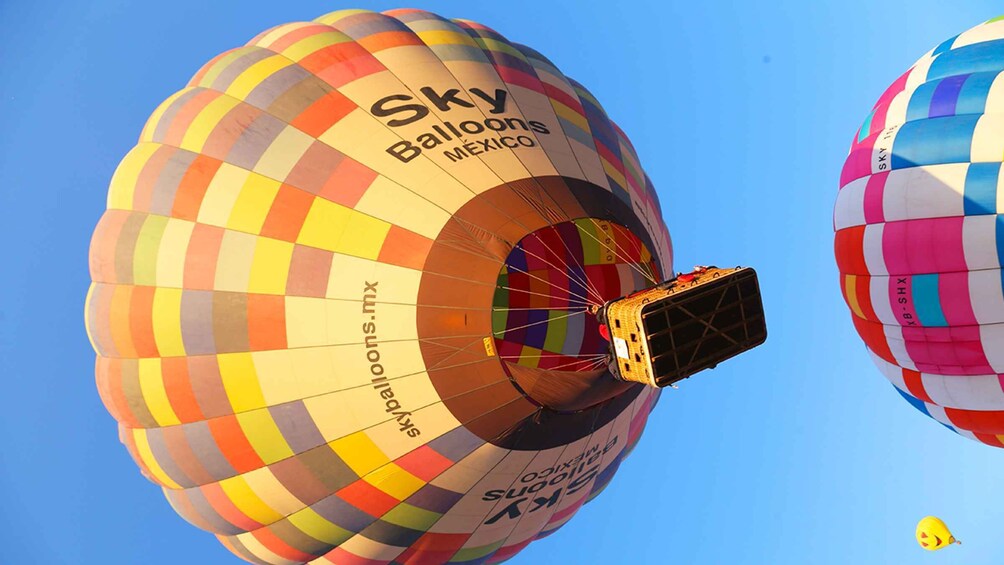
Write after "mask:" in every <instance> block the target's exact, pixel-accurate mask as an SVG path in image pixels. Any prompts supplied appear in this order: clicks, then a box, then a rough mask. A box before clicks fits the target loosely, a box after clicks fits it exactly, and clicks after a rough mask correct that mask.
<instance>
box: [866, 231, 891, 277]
mask: <svg viewBox="0 0 1004 565" xmlns="http://www.w3.org/2000/svg"><path fill="white" fill-rule="evenodd" d="M883 231H885V224H871V225H869V226H867V227H866V228H865V235H864V241H863V242H862V245H864V248H865V249H864V255H865V266H866V267H868V272H869V273H871V274H872V275H888V274H889V270H888V269H886V266H885V257H884V256H883V254H882V233H883Z"/></svg>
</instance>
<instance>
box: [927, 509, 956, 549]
mask: <svg viewBox="0 0 1004 565" xmlns="http://www.w3.org/2000/svg"><path fill="white" fill-rule="evenodd" d="M917 543H919V544H920V547H923V548H924V549H926V550H928V551H937V550H939V549H944V548H946V547H948V546H949V545H952V544H953V543H960V542H959V541H958V540H956V539H955V537H953V536H952V532H950V531H949V530H948V526H946V525H945V523H944V522H942V521H941V518H938V517H935V516H925V517H923V518H921V519H920V522H918V523H917Z"/></svg>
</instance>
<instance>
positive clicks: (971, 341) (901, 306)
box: [834, 19, 1004, 447]
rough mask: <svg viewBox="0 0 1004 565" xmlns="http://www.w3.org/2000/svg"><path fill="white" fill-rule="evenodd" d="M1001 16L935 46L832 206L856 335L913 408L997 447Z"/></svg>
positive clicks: (1003, 317) (1003, 346) (880, 117)
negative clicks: (998, 108) (834, 205)
mask: <svg viewBox="0 0 1004 565" xmlns="http://www.w3.org/2000/svg"><path fill="white" fill-rule="evenodd" d="M1001 53H1004V20H1000V19H995V20H990V21H988V22H986V23H984V24H982V25H979V26H976V27H975V28H973V29H970V30H969V31H966V32H964V33H961V34H959V35H957V36H955V37H953V38H951V39H949V40H947V41H945V42H943V43H941V44H940V45H938V46H937V47H936V48H935V49H933V50H932V51H930V52H929V53H927V54H926V55H924V56H923V57H921V59H920V60H919V61H917V63H915V64H914V65H913V67H911V68H910V70H908V71H907V72H906V73H904V74H903V75H902V76H901V77H899V79H897V80H896V81H895V82H894V83H893V84H892V86H890V87H889V88H888V89H887V90H886V91H885V93H884V94H883V95H882V97H881V98H880V99H879V101H878V103H876V104H875V107H874V109H873V110H872V112H871V113H870V114H869V115H868V117H867V119H866V120H865V122H864V124H863V125H862V126H861V128H860V130H859V131H858V134H857V136H856V137H855V138H854V141H853V143H852V144H851V150H850V154H849V155H848V157H847V160H846V162H845V163H844V167H843V171H842V173H841V178H840V191H839V193H838V196H837V202H836V207H835V212H834V228H835V230H836V237H835V252H836V259H837V266H838V269H839V271H840V287H841V290H842V292H843V296H844V299H845V300H846V302H847V305H848V306H849V308H850V310H851V318H852V320H853V321H854V327H855V328H856V329H857V332H858V334H859V335H860V336H861V338H862V339H863V340H864V342H865V344H866V345H867V348H868V350H869V352H870V354H871V356H872V358H873V359H874V361H875V364H876V365H878V367H879V369H881V372H882V373H883V374H884V375H885V376H886V378H888V379H889V380H890V381H891V382H892V384H893V385H895V387H896V389H897V390H898V391H899V392H900V394H902V396H903V397H904V398H906V400H907V401H909V403H910V404H912V405H913V406H914V407H916V408H917V409H918V410H920V411H921V412H923V413H924V414H926V415H928V416H930V417H931V418H934V419H935V420H937V421H939V422H941V423H942V424H944V425H945V426H946V427H948V428H949V429H951V430H953V431H955V432H957V433H958V434H960V435H963V436H965V437H968V438H971V439H975V440H979V441H981V442H983V443H986V444H988V445H992V446H995V447H1001V446H1002V445H1004V388H1002V386H1001V383H1002V382H1004V381H1002V380H1001V377H1000V375H1001V374H1002V373H1004V293H1002V277H1001V265H1002V264H1004V222H1002V217H1001V216H999V215H998V213H999V210H1000V202H1001V200H1000V195H1001V194H1004V191H1000V192H999V191H998V186H1000V181H1001V160H1002V158H1004V114H1001V113H1000V112H999V111H998V110H996V107H997V106H998V105H1000V104H1001V103H1004V92H1002V91H1001V89H1000V88H999V87H1000V85H1001V84H1002V82H1001V81H1002V78H1001V72H1002V71H1004V56H1002V55H1001Z"/></svg>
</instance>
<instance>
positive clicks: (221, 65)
mask: <svg viewBox="0 0 1004 565" xmlns="http://www.w3.org/2000/svg"><path fill="white" fill-rule="evenodd" d="M248 51H250V48H248V47H238V48H237V49H233V50H231V51H230V52H229V53H227V54H226V55H224V56H222V57H220V58H219V59H218V60H217V61H216V62H215V63H213V66H212V68H210V69H208V70H206V72H205V74H203V75H202V79H201V80H200V81H199V82H198V83H197V84H198V85H199V86H204V87H206V88H210V87H211V86H212V84H213V83H214V82H216V79H217V78H218V77H219V76H220V73H222V72H223V71H225V70H227V68H229V67H230V65H231V63H233V62H234V61H236V60H237V59H240V58H241V57H243V56H244V55H247V53H248Z"/></svg>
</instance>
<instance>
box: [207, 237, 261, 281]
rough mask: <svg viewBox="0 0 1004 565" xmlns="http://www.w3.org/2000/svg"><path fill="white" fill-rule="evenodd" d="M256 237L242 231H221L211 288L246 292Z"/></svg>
mask: <svg viewBox="0 0 1004 565" xmlns="http://www.w3.org/2000/svg"><path fill="white" fill-rule="evenodd" d="M257 239H258V238H256V237H255V236H253V235H250V234H246V233H242V232H235V231H226V232H224V233H223V241H222V242H221V243H220V253H219V258H218V259H217V260H216V273H215V274H216V280H214V281H213V288H215V289H216V290H225V291H230V292H247V290H248V284H249V282H250V278H251V262H252V261H253V260H254V252H255V242H256V240H257Z"/></svg>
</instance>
